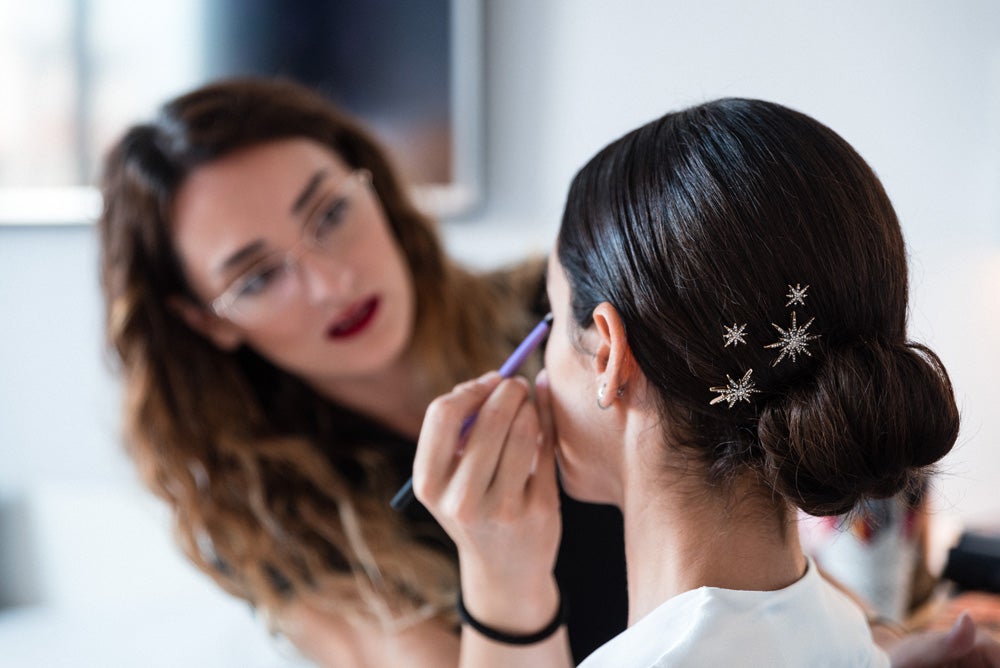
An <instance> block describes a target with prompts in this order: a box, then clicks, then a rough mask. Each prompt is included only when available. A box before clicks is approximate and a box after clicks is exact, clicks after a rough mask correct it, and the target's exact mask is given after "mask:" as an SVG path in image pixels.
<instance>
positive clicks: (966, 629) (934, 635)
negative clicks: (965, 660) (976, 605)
mask: <svg viewBox="0 0 1000 668" xmlns="http://www.w3.org/2000/svg"><path fill="white" fill-rule="evenodd" d="M975 642H976V625H975V623H974V622H973V621H972V618H971V617H969V613H967V612H963V613H962V614H961V615H960V616H959V618H958V620H956V621H955V624H954V625H953V626H952V627H951V628H950V629H949V630H948V631H928V632H926V633H916V634H913V635H910V636H907V637H905V638H903V639H902V640H900V641H899V642H898V643H897V644H896V645H895V646H894V647H893V648H892V650H891V651H890V656H891V658H892V665H893V667H894V668H930V667H931V666H940V665H944V664H947V663H948V662H950V661H955V660H957V659H960V658H962V657H964V656H966V655H967V654H968V653H969V652H970V651H971V650H972V646H973V645H974V644H975Z"/></svg>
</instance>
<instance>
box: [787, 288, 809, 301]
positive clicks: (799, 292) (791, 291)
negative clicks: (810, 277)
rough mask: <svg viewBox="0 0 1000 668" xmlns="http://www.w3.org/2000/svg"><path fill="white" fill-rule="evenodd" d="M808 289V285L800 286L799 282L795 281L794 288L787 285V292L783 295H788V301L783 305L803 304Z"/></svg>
mask: <svg viewBox="0 0 1000 668" xmlns="http://www.w3.org/2000/svg"><path fill="white" fill-rule="evenodd" d="M808 289H809V286H808V285H807V286H806V287H802V284H801V283H796V284H795V287H794V288H793V287H792V286H791V285H789V286H788V294H787V295H785V296H786V297H788V303H787V304H785V306H791V305H792V304H799V305H800V306H805V305H806V290H808Z"/></svg>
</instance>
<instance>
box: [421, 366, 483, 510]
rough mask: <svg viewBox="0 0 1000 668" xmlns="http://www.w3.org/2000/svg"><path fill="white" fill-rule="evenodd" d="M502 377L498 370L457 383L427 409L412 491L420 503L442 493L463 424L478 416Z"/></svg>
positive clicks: (425, 502)
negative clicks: (472, 379)
mask: <svg viewBox="0 0 1000 668" xmlns="http://www.w3.org/2000/svg"><path fill="white" fill-rule="evenodd" d="M501 380H502V379H501V378H500V374H498V373H496V372H491V373H488V374H485V375H484V376H480V377H479V378H478V379H476V380H474V381H469V382H466V383H462V384H461V385H457V386H456V387H455V389H453V390H452V391H451V392H449V393H448V394H445V395H442V396H440V397H438V398H437V399H435V400H434V401H433V402H431V405H430V406H429V407H428V408H427V412H426V414H425V415H424V424H423V426H422V427H421V430H420V438H419V439H418V440H417V453H416V456H415V457H414V460H413V492H414V494H415V495H416V497H417V498H418V499H420V501H421V503H424V504H425V505H427V503H428V501H430V500H432V499H436V498H438V497H439V496H440V495H441V493H442V492H443V490H444V488H445V486H446V485H447V482H448V480H449V479H450V478H451V475H452V471H453V469H454V468H455V466H456V464H457V459H456V454H457V453H458V452H459V449H460V447H461V446H462V438H463V432H464V431H467V429H463V424H464V423H466V421H467V420H468V419H469V418H470V417H471V416H474V415H476V413H477V412H478V411H479V409H480V407H481V406H482V405H483V403H484V402H485V401H486V400H487V398H488V397H489V396H490V394H491V393H492V392H493V390H494V389H496V387H497V385H499V384H500V381H501Z"/></svg>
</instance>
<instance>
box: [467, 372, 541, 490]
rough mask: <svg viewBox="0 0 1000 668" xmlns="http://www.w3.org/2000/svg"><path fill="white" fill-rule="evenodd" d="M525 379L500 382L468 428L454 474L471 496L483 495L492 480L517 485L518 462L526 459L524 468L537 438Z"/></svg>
mask: <svg viewBox="0 0 1000 668" xmlns="http://www.w3.org/2000/svg"><path fill="white" fill-rule="evenodd" d="M528 389H529V388H528V383H527V382H526V381H525V380H524V379H523V378H511V379H508V380H505V381H503V382H501V383H500V384H499V385H498V386H497V387H496V389H495V390H494V391H493V393H492V394H491V395H490V396H489V398H488V399H487V400H486V401H485V402H484V403H483V405H482V406H481V407H480V409H479V415H478V416H477V417H476V420H475V423H474V424H473V425H472V428H471V429H470V431H469V436H468V441H467V443H466V446H465V451H464V454H463V455H462V459H463V461H462V463H461V464H460V465H459V466H458V468H457V469H456V471H455V474H454V483H455V487H456V488H461V489H463V490H464V492H463V493H464V494H466V495H471V496H473V497H482V496H485V495H486V493H487V490H488V489H489V488H490V487H491V486H492V484H493V483H494V481H500V484H501V485H503V486H505V487H506V488H512V487H517V480H516V479H517V478H518V477H521V483H520V486H521V487H523V484H524V483H523V476H518V475H517V474H516V471H517V470H518V469H517V466H518V464H517V463H518V462H519V461H520V460H523V459H524V451H525V450H527V452H528V454H527V461H526V463H525V464H524V466H523V468H524V470H525V471H527V469H528V467H529V466H530V462H531V457H532V456H533V451H534V443H535V439H536V438H537V433H538V426H537V418H536V417H535V415H534V412H535V410H534V407H533V406H532V405H531V404H530V403H529V402H528Z"/></svg>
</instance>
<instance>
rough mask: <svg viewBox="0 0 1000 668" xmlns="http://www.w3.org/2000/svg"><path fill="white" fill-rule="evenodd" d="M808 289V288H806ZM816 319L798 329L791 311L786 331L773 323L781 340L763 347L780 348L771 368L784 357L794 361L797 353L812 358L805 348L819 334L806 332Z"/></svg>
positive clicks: (811, 319)
mask: <svg viewBox="0 0 1000 668" xmlns="http://www.w3.org/2000/svg"><path fill="white" fill-rule="evenodd" d="M806 287H808V286H806ZM815 319H816V318H810V319H809V322H807V323H806V324H804V325H802V326H801V327H799V326H798V325H797V324H796V322H795V311H792V326H791V327H789V328H788V329H782V328H781V327H778V326H777V325H776V324H774V323H773V322H772V323H771V326H772V327H774V328H775V329H776V330H778V332H779V333H780V334H781V338H780V339H779V340H778V341H777V342H776V343H772V344H770V345H767V346H764V347H765V348H781V354H780V355H778V359H776V360H774V363H773V364H771V366H772V367H774V366H778V363H779V362H780V361H781V360H783V359H785V356H786V355H787V356H788V357H791V358H792V361H793V362H795V361H796V359H797V358H796V357H795V356H796V355H798V354H799V353H805V354H806V355H808V356H809V357H812V353H811V352H809V350H808V348H806V344H808V343H809V342H810V341H812V340H813V339H818V338H819V337H820V335H819V334H807V333H806V330H807V329H809V325H811V324H813V320H815Z"/></svg>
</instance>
